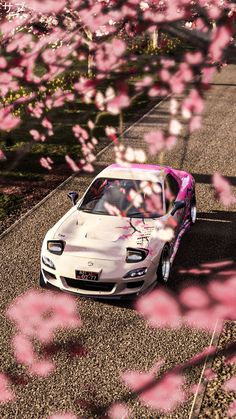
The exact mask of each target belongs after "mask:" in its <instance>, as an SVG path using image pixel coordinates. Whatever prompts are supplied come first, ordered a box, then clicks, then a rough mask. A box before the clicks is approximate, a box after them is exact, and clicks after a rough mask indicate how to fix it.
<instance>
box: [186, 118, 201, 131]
mask: <svg viewBox="0 0 236 419" xmlns="http://www.w3.org/2000/svg"><path fill="white" fill-rule="evenodd" d="M201 121H202V119H201V117H200V116H199V115H197V116H193V117H192V118H191V120H190V122H189V131H190V133H192V132H194V131H196V130H198V129H200V128H201Z"/></svg>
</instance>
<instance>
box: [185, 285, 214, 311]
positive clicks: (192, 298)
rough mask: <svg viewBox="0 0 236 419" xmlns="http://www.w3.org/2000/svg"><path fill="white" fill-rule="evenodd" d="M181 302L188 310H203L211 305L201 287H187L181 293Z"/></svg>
mask: <svg viewBox="0 0 236 419" xmlns="http://www.w3.org/2000/svg"><path fill="white" fill-rule="evenodd" d="M179 301H180V303H181V304H184V305H185V306H186V307H188V308H203V307H207V306H208V305H209V303H210V300H209V297H208V296H207V294H206V293H205V291H203V290H202V289H201V288H200V287H197V286H192V287H187V288H185V289H184V290H183V291H181V293H180V296H179Z"/></svg>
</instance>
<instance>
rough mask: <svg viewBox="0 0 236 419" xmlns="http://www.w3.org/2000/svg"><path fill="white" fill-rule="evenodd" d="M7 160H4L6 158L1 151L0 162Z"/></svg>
mask: <svg viewBox="0 0 236 419" xmlns="http://www.w3.org/2000/svg"><path fill="white" fill-rule="evenodd" d="M6 159H7V158H6V156H5V154H4V153H3V151H2V150H0V161H4V160H6Z"/></svg>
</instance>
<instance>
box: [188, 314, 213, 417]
mask: <svg viewBox="0 0 236 419" xmlns="http://www.w3.org/2000/svg"><path fill="white" fill-rule="evenodd" d="M217 324H218V320H217V321H216V324H215V327H214V330H213V333H212V337H211V341H210V345H209V347H210V346H212V345H213V346H217V343H218V341H219V338H220V335H219V336H218V335H216V330H217ZM208 358H209V356H208V355H207V356H206V359H205V362H204V364H203V368H202V372H201V375H200V378H199V380H198V384H197V390H196V393H195V394H194V398H193V403H192V406H191V410H190V413H189V417H188V419H198V417H199V413H200V410H201V406H202V402H203V399H204V395H205V392H206V387H207V382H206V384H205V388H204V391H203V392H202V393H200V392H199V389H200V387H201V384H202V380H203V375H204V372H205V370H206V366H207V365H209V361H208ZM213 360H214V358H213V359H212V361H211V362H210V365H212V363H213Z"/></svg>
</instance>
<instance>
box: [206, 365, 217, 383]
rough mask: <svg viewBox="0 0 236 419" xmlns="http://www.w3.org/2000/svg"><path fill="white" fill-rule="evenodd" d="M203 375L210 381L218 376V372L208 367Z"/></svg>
mask: <svg viewBox="0 0 236 419" xmlns="http://www.w3.org/2000/svg"><path fill="white" fill-rule="evenodd" d="M203 376H204V378H205V379H206V380H208V381H211V380H214V379H215V378H217V374H216V373H215V372H214V371H213V370H212V369H211V368H207V369H206V370H205V371H204V374H203Z"/></svg>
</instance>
